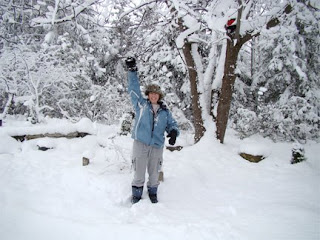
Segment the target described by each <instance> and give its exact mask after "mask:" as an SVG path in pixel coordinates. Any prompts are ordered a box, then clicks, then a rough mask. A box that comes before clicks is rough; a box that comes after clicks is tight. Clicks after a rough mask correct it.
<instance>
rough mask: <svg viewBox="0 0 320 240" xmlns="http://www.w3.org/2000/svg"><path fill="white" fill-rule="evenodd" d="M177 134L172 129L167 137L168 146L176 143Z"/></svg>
mask: <svg viewBox="0 0 320 240" xmlns="http://www.w3.org/2000/svg"><path fill="white" fill-rule="evenodd" d="M177 135H178V132H177V130H175V129H172V130H171V132H170V133H169V134H168V135H167V137H168V138H169V144H170V145H174V144H175V143H176V139H177Z"/></svg>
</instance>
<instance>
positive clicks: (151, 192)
mask: <svg viewBox="0 0 320 240" xmlns="http://www.w3.org/2000/svg"><path fill="white" fill-rule="evenodd" d="M157 191H158V187H148V192H149V198H150V201H151V202H152V203H157V202H158V197H157Z"/></svg>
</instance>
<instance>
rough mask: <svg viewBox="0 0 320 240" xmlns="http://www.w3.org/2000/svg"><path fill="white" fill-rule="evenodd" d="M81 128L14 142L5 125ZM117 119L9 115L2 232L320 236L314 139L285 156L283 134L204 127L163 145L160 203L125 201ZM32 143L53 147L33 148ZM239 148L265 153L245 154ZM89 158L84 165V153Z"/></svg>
mask: <svg viewBox="0 0 320 240" xmlns="http://www.w3.org/2000/svg"><path fill="white" fill-rule="evenodd" d="M67 129H69V130H72V131H74V130H78V131H81V130H87V131H90V132H91V133H92V134H93V135H89V136H86V137H84V138H76V139H65V138H58V139H52V138H43V139H35V140H28V141H24V142H22V143H20V142H17V141H16V140H14V139H13V138H11V137H9V134H14V133H15V134H25V133H35V132H37V131H43V130H46V131H47V132H54V131H55V130H56V131H60V132H67V131H68V130H67ZM118 130H119V128H118V126H103V125H99V124H94V123H91V122H89V121H88V120H83V121H81V122H80V123H78V124H71V123H68V122H66V121H62V120H49V119H48V120H47V124H45V125H42V126H37V127H32V126H31V125H30V124H28V123H26V122H23V121H17V120H15V119H9V120H6V121H5V122H4V126H3V127H1V128H0V239H1V240H18V239H21V240H22V239H23V240H28V239H32V240H36V239H46V240H50V239H59V240H60V239H78V240H81V239H90V240H93V239H112V240H116V239H120V240H121V239H130V240H135V239H137V240H138V239H139V240H140V239H148V240H154V239H159V240H163V239H170V240H188V239H190V240H191V239H192V240H195V239H197V240H201V239H208V240H215V239H221V240H229V239H232V240H238V239H243V240H251V239H252V240H256V239H259V240H262V239H266V240H270V239H277V240H278V239H290V240H305V239H308V240H311V239H314V240H316V239H320V185H319V184H320V157H319V156H320V148H319V144H317V143H314V142H309V143H307V144H306V145H305V151H306V157H307V161H305V162H302V163H298V164H295V165H291V164H290V159H291V148H292V144H291V143H273V142H271V141H270V140H268V139H263V138H261V137H259V136H253V137H251V138H249V139H246V140H239V139H238V138H237V137H236V136H235V134H234V133H233V132H232V131H231V130H228V132H227V134H228V135H227V136H226V142H225V144H223V145H221V144H219V143H218V142H217V141H216V140H215V138H214V136H213V134H207V135H206V136H205V137H204V138H203V139H202V140H201V141H200V142H199V143H198V144H196V145H193V146H192V145H191V144H190V143H191V142H192V140H191V139H192V136H189V135H187V134H184V133H183V134H182V135H181V137H180V138H179V139H178V142H177V144H180V145H184V146H185V147H184V148H183V150H182V151H180V152H178V151H176V152H170V151H168V150H166V151H165V153H164V182H162V183H161V184H160V186H159V196H158V198H159V203H158V204H152V203H150V201H149V199H148V196H147V194H146V192H145V193H144V196H143V200H142V201H140V202H139V203H138V204H135V205H133V206H131V204H130V201H129V197H130V191H131V185H130V183H131V180H132V170H131V160H130V153H131V146H132V139H131V138H130V137H129V136H120V135H118V134H117V132H118ZM37 145H42V146H44V145H45V146H48V147H51V148H52V149H50V150H48V151H39V150H38V147H37ZM241 150H247V151H251V152H253V153H254V154H257V153H263V154H264V155H266V156H267V158H266V159H265V160H263V161H262V162H260V163H249V162H247V161H246V160H243V159H242V158H241V157H240V156H239V155H238V153H239V152H240V151H241ZM83 156H87V157H89V158H90V159H91V162H90V164H89V165H88V166H82V157H83Z"/></svg>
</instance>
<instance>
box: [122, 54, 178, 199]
mask: <svg viewBox="0 0 320 240" xmlns="http://www.w3.org/2000/svg"><path fill="white" fill-rule="evenodd" d="M126 66H127V68H128V82H129V87H128V91H129V94H130V97H131V102H132V104H133V106H134V108H135V113H136V114H135V125H134V129H133V131H132V138H133V139H134V143H133V150H132V163H133V167H134V178H133V181H132V199H131V202H132V203H137V202H139V201H140V199H141V196H142V193H143V187H144V182H145V172H146V170H147V171H148V174H149V180H148V182H147V188H148V193H149V198H150V200H151V202H152V203H157V202H158V199H157V191H158V185H159V180H158V179H159V172H160V169H161V165H162V159H163V157H162V155H163V146H164V140H165V137H164V133H165V132H167V133H168V135H167V137H169V138H170V139H169V144H170V145H174V144H175V142H176V137H177V136H178V135H179V130H178V126H177V122H176V121H175V120H174V118H173V117H172V114H171V112H170V111H169V109H168V108H167V106H166V105H165V104H164V103H163V102H162V101H161V100H162V98H163V96H164V94H163V92H162V91H161V89H160V87H159V86H158V85H156V84H151V85H148V86H147V88H146V91H145V94H146V96H147V97H148V98H147V99H146V98H144V97H143V96H142V94H141V91H140V83H139V78H138V73H137V67H136V61H135V59H134V58H127V59H126Z"/></svg>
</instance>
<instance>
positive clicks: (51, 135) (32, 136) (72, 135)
mask: <svg viewBox="0 0 320 240" xmlns="http://www.w3.org/2000/svg"><path fill="white" fill-rule="evenodd" d="M87 135H90V134H89V133H85V132H71V133H68V134H63V133H41V134H26V135H18V136H12V137H13V138H14V139H16V140H18V141H20V142H23V141H25V140H32V139H37V138H44V137H49V138H79V137H81V138H82V137H85V136H87Z"/></svg>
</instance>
